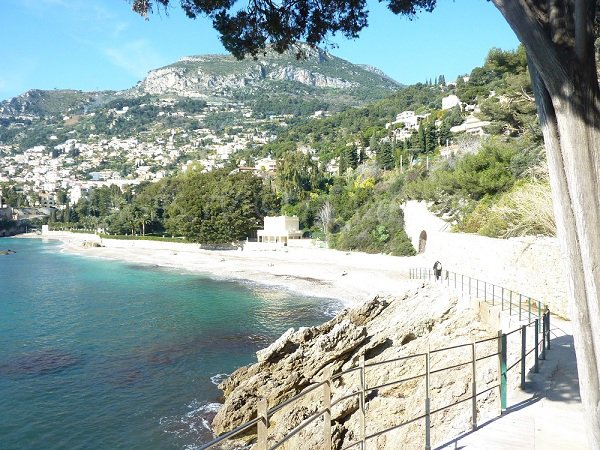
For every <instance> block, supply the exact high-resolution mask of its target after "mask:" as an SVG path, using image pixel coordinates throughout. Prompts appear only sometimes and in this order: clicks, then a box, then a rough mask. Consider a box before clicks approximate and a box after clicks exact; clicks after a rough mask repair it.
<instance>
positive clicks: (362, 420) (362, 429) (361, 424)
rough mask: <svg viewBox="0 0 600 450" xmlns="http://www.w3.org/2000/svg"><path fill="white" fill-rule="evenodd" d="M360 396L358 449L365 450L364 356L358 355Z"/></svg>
mask: <svg viewBox="0 0 600 450" xmlns="http://www.w3.org/2000/svg"><path fill="white" fill-rule="evenodd" d="M359 364H360V396H359V402H360V404H359V414H358V421H359V427H360V430H359V432H360V448H361V450H365V448H366V446H365V436H366V429H367V428H366V421H365V415H366V412H365V355H364V354H363V355H360V360H359Z"/></svg>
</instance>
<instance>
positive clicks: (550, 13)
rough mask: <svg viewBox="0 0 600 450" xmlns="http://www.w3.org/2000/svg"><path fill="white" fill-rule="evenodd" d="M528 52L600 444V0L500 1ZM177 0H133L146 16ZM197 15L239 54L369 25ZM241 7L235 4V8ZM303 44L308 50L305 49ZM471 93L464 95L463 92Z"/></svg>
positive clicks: (198, 10)
mask: <svg viewBox="0 0 600 450" xmlns="http://www.w3.org/2000/svg"><path fill="white" fill-rule="evenodd" d="M491 1H492V3H493V4H494V5H495V6H496V7H497V8H498V10H499V11H500V12H501V14H502V15H503V16H504V18H505V19H506V21H507V22H508V24H509V25H510V26H511V28H512V29H513V30H514V32H515V33H516V35H517V37H518V38H519V40H520V41H521V42H522V43H523V45H524V47H525V50H526V52H527V59H528V66H529V71H530V75H531V80H532V88H533V91H534V95H535V99H536V105H537V109H538V115H539V118H540V124H541V126H542V132H543V136H544V143H545V146H546V152H547V155H548V166H549V169H550V182H551V186H552V193H553V200H554V205H555V214H556V219H557V220H556V221H557V231H558V236H559V239H560V241H561V246H562V249H563V252H564V253H565V255H566V256H567V258H566V261H567V266H568V273H569V283H568V285H569V291H570V300H571V305H572V314H571V316H572V319H573V322H574V338H575V347H576V350H577V362H578V369H579V384H580V388H581V397H582V400H583V404H584V408H585V411H586V414H585V421H586V426H587V429H588V436H589V440H590V446H591V447H592V448H593V449H596V450H598V449H600V270H598V267H600V234H599V233H598V232H597V230H598V229H600V162H599V161H600V160H599V158H598V155H597V154H596V152H597V150H596V149H597V148H600V87H599V85H598V74H597V69H596V49H595V46H594V44H595V42H594V40H595V36H596V35H597V34H598V31H599V30H600V17H599V11H600V1H599V0H558V1H548V0H491ZM169 3H172V1H171V0H133V9H134V10H135V11H136V12H138V13H140V14H143V15H147V14H148V13H149V12H151V11H152V7H153V6H157V7H158V6H161V5H162V6H164V7H166V6H167V5H168V4H169ZM436 3H437V1H436V0H387V6H388V8H389V9H390V10H391V11H392V12H393V13H395V14H403V15H407V16H414V15H415V14H416V13H417V12H420V11H432V10H433V9H434V8H435V6H436ZM181 5H182V8H183V9H184V10H185V12H186V13H187V15H188V16H189V17H192V18H194V17H196V16H197V15H199V14H205V15H207V16H209V17H210V18H211V19H212V20H213V25H214V27H215V28H216V29H217V30H218V31H219V32H220V33H221V35H222V38H221V39H222V42H223V44H224V46H225V47H226V48H227V49H228V50H230V51H231V52H232V53H233V54H234V55H235V56H237V57H242V56H243V55H245V54H251V55H256V54H258V53H259V52H260V51H261V50H262V49H263V48H264V47H265V46H266V45H267V44H268V43H269V42H270V43H271V44H272V46H273V48H274V49H275V50H278V51H284V50H287V49H289V48H290V47H291V46H292V44H294V43H295V42H297V41H299V40H305V41H306V42H307V43H308V44H309V45H316V44H318V43H320V42H322V41H323V40H325V38H326V37H327V35H328V34H330V33H342V34H343V35H345V36H347V37H350V38H355V37H357V36H358V33H359V32H360V30H361V29H362V28H364V27H365V26H366V25H367V2H365V1H364V0H363V1H356V0H338V1H331V0H317V1H312V0H310V1H309V0H282V1H280V2H271V1H270V0H253V1H251V2H249V3H248V7H247V8H246V9H244V8H243V7H242V8H240V5H239V3H238V2H231V1H230V0H181ZM230 11H233V12H230ZM301 50H302V49H301V48H300V49H299V50H298V52H300V53H301ZM463 100H464V99H463Z"/></svg>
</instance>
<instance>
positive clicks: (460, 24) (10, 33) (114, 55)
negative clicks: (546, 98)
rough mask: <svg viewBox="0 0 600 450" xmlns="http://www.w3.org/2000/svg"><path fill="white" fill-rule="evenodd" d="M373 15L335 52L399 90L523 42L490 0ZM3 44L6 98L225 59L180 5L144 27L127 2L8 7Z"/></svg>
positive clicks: (120, 85) (0, 93)
mask: <svg viewBox="0 0 600 450" xmlns="http://www.w3.org/2000/svg"><path fill="white" fill-rule="evenodd" d="M174 3H176V4H178V2H177V0H174ZM369 8H370V10H371V14H370V16H369V27H368V28H366V29H365V30H363V32H362V33H361V35H360V37H359V39H357V40H355V41H348V40H345V39H344V38H343V37H338V38H334V39H333V40H332V42H334V43H336V44H338V45H339V47H338V48H337V49H332V50H331V52H332V53H333V54H335V55H336V56H339V57H341V58H344V59H347V60H348V61H351V62H353V63H357V64H370V65H373V66H376V67H378V68H380V69H381V70H383V71H384V72H386V73H387V74H388V75H389V76H391V77H392V78H394V79H396V80H397V81H399V82H401V83H406V84H410V83H416V82H418V81H425V80H426V79H428V78H434V77H435V76H437V75H440V74H443V75H444V76H445V77H446V80H452V79H455V78H456V76H457V75H460V74H464V73H468V72H470V71H471V69H472V68H473V67H476V66H479V65H481V64H482V63H483V60H484V58H485V55H486V54H487V52H488V51H489V49H490V48H492V47H499V48H502V49H506V50H508V49H514V48H516V46H517V45H518V41H517V39H516V37H515V36H514V33H513V32H512V30H511V29H510V28H509V27H508V25H507V24H506V23H505V22H504V20H503V18H502V16H501V15H500V13H498V12H497V11H496V9H495V8H494V7H493V5H492V4H490V3H489V2H488V1H486V0H439V6H438V8H437V9H436V11H435V12H434V13H433V14H427V13H425V14H421V15H419V16H418V17H417V18H416V19H415V20H413V21H410V20H408V19H406V18H404V17H398V16H395V15H394V14H392V13H391V12H389V11H387V10H386V9H385V7H384V6H382V5H380V4H379V3H377V2H375V1H370V2H369ZM0 42H1V43H2V44H1V45H0V100H3V99H7V98H10V97H13V96H16V95H19V94H21V93H23V92H25V91H27V90H29V89H34V88H37V89H54V88H59V89H63V88H71V89H82V90H100V89H125V88H128V87H131V86H133V85H134V84H135V83H136V82H137V81H139V80H141V79H142V78H144V76H145V75H146V73H147V72H148V71H149V70H151V69H154V68H157V67H161V66H164V65H167V64H170V63H172V62H175V61H176V60H178V59H179V58H181V57H183V56H187V55H198V54H206V53H225V51H224V49H223V47H222V46H221V43H220V41H219V39H218V36H217V34H216V33H215V32H214V31H213V29H212V28H211V26H210V23H209V22H208V21H206V20H204V19H200V20H190V19H187V18H186V17H185V16H184V15H183V13H182V12H181V11H180V9H179V8H173V9H172V10H171V11H170V12H169V14H168V16H166V15H165V14H164V13H161V14H160V15H152V16H150V20H149V21H145V20H144V19H143V18H141V17H140V16H138V15H137V14H135V13H133V12H132V11H131V8H130V4H129V3H128V2H127V1H126V0H2V12H1V13H0Z"/></svg>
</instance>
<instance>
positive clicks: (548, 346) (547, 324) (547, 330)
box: [546, 311, 550, 350]
mask: <svg viewBox="0 0 600 450" xmlns="http://www.w3.org/2000/svg"><path fill="white" fill-rule="evenodd" d="M546 322H547V323H546V332H547V333H548V338H547V341H546V348H547V349H548V350H550V311H546Z"/></svg>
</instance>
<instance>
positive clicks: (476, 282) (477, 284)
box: [475, 279, 479, 298]
mask: <svg viewBox="0 0 600 450" xmlns="http://www.w3.org/2000/svg"><path fill="white" fill-rule="evenodd" d="M475 286H477V288H476V289H477V290H476V292H477V298H479V280H477V279H475Z"/></svg>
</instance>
